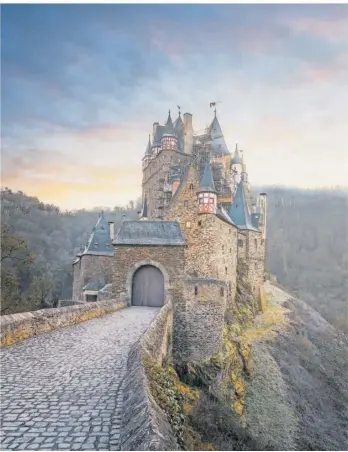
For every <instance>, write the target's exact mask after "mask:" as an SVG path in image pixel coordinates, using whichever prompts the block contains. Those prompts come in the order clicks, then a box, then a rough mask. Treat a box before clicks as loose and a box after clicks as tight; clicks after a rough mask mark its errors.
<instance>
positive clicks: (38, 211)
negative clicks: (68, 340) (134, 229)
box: [1, 187, 348, 332]
mask: <svg viewBox="0 0 348 452" xmlns="http://www.w3.org/2000/svg"><path fill="white" fill-rule="evenodd" d="M262 190H263V191H266V192H267V193H268V237H267V268H268V271H270V272H271V273H272V274H274V275H275V276H276V277H277V279H278V282H279V283H280V284H282V285H283V286H285V287H286V288H287V289H288V290H290V291H292V292H293V293H294V294H295V295H297V296H298V297H299V298H301V299H303V300H304V301H306V302H308V303H309V304H310V305H311V306H312V307H313V308H315V309H316V310H318V311H319V312H320V313H321V314H322V315H323V317H324V318H325V319H326V320H328V321H330V322H331V323H332V324H333V325H334V326H336V327H337V328H339V329H340V330H342V331H345V332H348V325H347V323H348V320H347V302H348V301H347V293H348V287H347V281H348V270H347V268H348V203H347V201H348V196H347V195H348V193H347V191H344V190H340V189H332V190H299V189H289V188H281V187H262ZM258 191H259V190H258ZM1 198H2V199H1V200H2V202H1V214H2V215H1V224H2V244H1V248H2V257H1V259H2V268H1V288H2V303H1V313H2V314H9V313H14V312H23V311H27V310H34V309H39V308H41V307H44V306H50V305H52V304H54V302H55V301H57V300H58V299H69V298H70V297H71V290H72V262H73V261H74V259H75V256H76V253H77V252H78V251H79V249H80V247H81V246H82V245H84V244H85V243H86V242H87V240H88V238H89V235H90V233H91V230H92V228H93V226H94V225H95V223H96V221H97V219H98V216H99V213H100V211H101V208H99V207H96V208H94V209H92V210H85V209H80V210H75V211H66V210H65V211H62V210H60V209H59V208H58V207H56V206H54V205H52V204H44V203H42V202H40V200H39V199H38V198H36V197H32V196H27V195H25V194H24V193H22V192H21V191H19V192H13V191H12V190H11V189H9V188H5V189H3V190H2V191H1ZM139 208H140V200H137V201H130V202H129V203H128V205H127V206H126V207H120V206H115V207H114V208H110V209H104V212H105V215H106V217H107V219H108V220H109V221H114V222H115V229H116V230H117V228H118V227H119V225H120V224H121V222H122V219H123V218H124V215H126V217H127V218H128V219H136V218H137V211H138V210H139Z"/></svg>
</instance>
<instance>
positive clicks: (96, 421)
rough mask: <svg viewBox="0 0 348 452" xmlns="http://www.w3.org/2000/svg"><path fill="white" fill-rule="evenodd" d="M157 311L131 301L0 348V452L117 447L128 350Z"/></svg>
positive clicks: (112, 448) (107, 448)
mask: <svg viewBox="0 0 348 452" xmlns="http://www.w3.org/2000/svg"><path fill="white" fill-rule="evenodd" d="M157 312H158V309H156V308H142V307H131V308H127V309H124V310H121V311H118V312H115V313H113V314H110V315H107V316H105V317H102V318H98V319H93V320H89V321H87V322H84V323H81V324H79V325H76V326H72V327H67V328H63V329H61V330H57V331H54V332H52V333H47V334H43V335H41V336H37V337H34V338H30V339H27V340H26V341H24V342H21V343H19V344H16V345H12V346H10V347H7V348H4V349H1V410H0V411H1V413H0V416H1V450H120V449H119V436H120V428H121V413H122V400H123V394H122V382H123V377H124V374H125V369H126V360H127V356H128V351H129V348H130V346H131V345H132V344H133V343H134V342H135V341H136V340H137V339H138V338H139V337H140V335H141V334H142V333H143V332H144V331H145V330H146V329H147V327H148V326H149V324H150V322H151V320H152V319H153V318H154V317H155V315H156V313H157Z"/></svg>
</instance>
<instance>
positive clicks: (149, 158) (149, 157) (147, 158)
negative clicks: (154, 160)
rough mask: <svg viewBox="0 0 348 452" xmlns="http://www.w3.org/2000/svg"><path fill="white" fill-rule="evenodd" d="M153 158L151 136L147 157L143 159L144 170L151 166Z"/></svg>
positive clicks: (146, 151) (146, 152)
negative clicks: (150, 162)
mask: <svg viewBox="0 0 348 452" xmlns="http://www.w3.org/2000/svg"><path fill="white" fill-rule="evenodd" d="M151 157H152V146H151V139H150V135H149V141H148V143H147V146H146V150H145V155H144V157H143V168H145V167H146V166H147V165H148V164H149V161H150V160H151Z"/></svg>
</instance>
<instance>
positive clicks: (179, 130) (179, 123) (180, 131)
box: [174, 113, 184, 151]
mask: <svg viewBox="0 0 348 452" xmlns="http://www.w3.org/2000/svg"><path fill="white" fill-rule="evenodd" d="M174 130H175V134H176V136H177V138H178V150H179V151H182V150H183V149H184V122H183V120H182V119H181V115H180V113H179V116H178V118H177V119H176V120H175V122H174Z"/></svg>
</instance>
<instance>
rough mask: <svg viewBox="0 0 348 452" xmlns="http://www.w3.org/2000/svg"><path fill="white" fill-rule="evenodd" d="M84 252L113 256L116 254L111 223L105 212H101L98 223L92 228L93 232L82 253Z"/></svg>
mask: <svg viewBox="0 0 348 452" xmlns="http://www.w3.org/2000/svg"><path fill="white" fill-rule="evenodd" d="M84 254H94V255H98V256H113V254H114V250H113V247H112V243H111V238H110V232H109V225H108V222H107V221H106V220H105V217H104V212H101V214H100V216H99V218H98V221H97V224H96V225H95V226H94V228H93V229H92V234H91V236H90V238H89V241H88V243H87V245H86V248H85V250H84V252H83V253H82V255H84Z"/></svg>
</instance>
